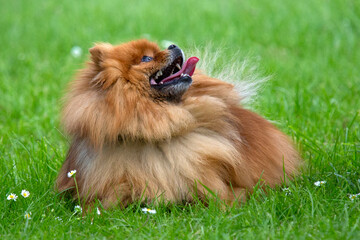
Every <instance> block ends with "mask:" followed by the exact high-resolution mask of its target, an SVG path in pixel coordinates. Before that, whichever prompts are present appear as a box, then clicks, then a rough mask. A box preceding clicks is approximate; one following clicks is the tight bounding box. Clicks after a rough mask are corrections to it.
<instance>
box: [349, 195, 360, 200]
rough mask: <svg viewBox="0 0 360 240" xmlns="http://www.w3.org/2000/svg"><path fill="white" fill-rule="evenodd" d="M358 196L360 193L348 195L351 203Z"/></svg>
mask: <svg viewBox="0 0 360 240" xmlns="http://www.w3.org/2000/svg"><path fill="white" fill-rule="evenodd" d="M359 196H360V193H358V194H350V195H349V198H350V200H351V201H354V200H355V199H357V198H358V197H359Z"/></svg>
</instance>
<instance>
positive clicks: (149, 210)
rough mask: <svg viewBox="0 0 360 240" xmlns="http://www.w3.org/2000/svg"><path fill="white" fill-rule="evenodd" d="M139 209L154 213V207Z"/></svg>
mask: <svg viewBox="0 0 360 240" xmlns="http://www.w3.org/2000/svg"><path fill="white" fill-rule="evenodd" d="M141 211H143V212H144V213H151V214H155V213H156V210H155V209H150V208H142V209H141Z"/></svg>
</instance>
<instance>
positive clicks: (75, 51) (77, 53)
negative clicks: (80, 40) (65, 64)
mask: <svg viewBox="0 0 360 240" xmlns="http://www.w3.org/2000/svg"><path fill="white" fill-rule="evenodd" d="M81 54H82V49H81V47H79V46H74V47H72V48H71V55H72V56H73V57H75V58H78V57H80V56H81Z"/></svg>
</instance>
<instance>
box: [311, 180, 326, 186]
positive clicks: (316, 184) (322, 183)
mask: <svg viewBox="0 0 360 240" xmlns="http://www.w3.org/2000/svg"><path fill="white" fill-rule="evenodd" d="M325 183H326V181H317V182H314V185H315V186H317V187H320V186H322V185H325Z"/></svg>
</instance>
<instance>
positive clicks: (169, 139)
mask: <svg viewBox="0 0 360 240" xmlns="http://www.w3.org/2000/svg"><path fill="white" fill-rule="evenodd" d="M90 53H91V61H90V62H89V63H88V65H87V67H86V68H85V69H83V70H82V71H81V73H80V75H79V77H78V78H77V79H76V80H75V81H74V82H73V83H72V85H71V88H70V91H69V93H68V95H67V98H66V104H65V107H64V110H63V118H62V123H63V126H64V128H65V130H66V132H67V134H68V135H70V137H71V141H72V143H71V146H70V149H69V152H68V154H67V157H66V160H65V162H64V165H63V167H62V169H61V171H60V173H59V176H58V179H57V188H58V190H59V191H64V190H68V191H70V192H71V193H72V195H73V196H74V197H77V193H76V190H75V182H74V180H73V178H68V177H67V172H69V171H71V170H74V169H75V170H77V173H76V180H77V184H78V188H79V196H80V198H81V200H83V201H85V202H86V203H88V204H90V203H91V202H92V201H93V200H94V199H99V200H100V201H101V202H102V204H103V206H104V207H106V208H107V207H112V206H116V205H119V204H120V205H122V206H126V205H127V204H129V203H131V202H133V201H136V200H140V199H141V200H147V201H151V200H154V199H156V198H158V197H160V198H163V199H165V200H167V201H172V202H183V201H187V202H190V201H192V199H193V197H194V194H196V195H197V196H198V197H199V198H200V199H204V198H205V197H206V195H207V190H206V188H208V189H211V190H212V191H213V192H215V193H216V194H218V196H219V197H220V198H221V199H223V200H226V201H227V202H233V201H238V200H244V199H245V198H246V195H247V193H250V192H251V190H252V188H253V187H254V186H255V185H256V183H257V182H258V181H259V180H260V178H261V179H263V180H264V182H265V183H266V184H268V185H270V186H274V185H276V184H280V183H281V182H282V179H283V177H284V173H285V174H287V175H289V176H292V175H293V174H294V173H295V172H296V170H297V167H298V164H299V157H298V154H297V152H296V150H294V148H293V146H292V144H291V142H290V141H289V140H288V138H287V137H286V136H285V135H284V134H283V133H281V132H280V131H279V130H278V129H277V128H275V127H274V126H273V125H272V124H270V123H269V122H268V121H267V120H265V119H263V118H262V117H260V116H258V115H257V114H255V113H253V112H251V111H249V110H246V109H244V108H242V107H241V106H239V102H240V100H241V96H239V95H238V94H237V93H236V91H235V90H234V86H233V85H232V84H229V83H226V82H223V81H220V80H218V79H215V78H211V77H208V76H205V75H203V74H202V73H201V72H198V71H196V72H195V73H194V70H195V66H196V63H197V62H198V60H199V59H198V58H196V57H191V58H189V59H188V60H186V61H185V58H184V54H183V51H182V50H181V49H180V48H179V47H177V46H176V45H171V46H169V47H168V49H166V50H163V51H161V50H160V49H159V47H158V46H157V45H156V44H155V43H152V42H149V41H147V40H138V41H132V42H129V43H125V44H122V45H119V46H112V45H110V44H98V45H96V46H95V47H93V48H91V49H90ZM204 186H206V187H204Z"/></svg>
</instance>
